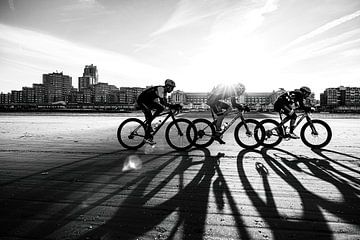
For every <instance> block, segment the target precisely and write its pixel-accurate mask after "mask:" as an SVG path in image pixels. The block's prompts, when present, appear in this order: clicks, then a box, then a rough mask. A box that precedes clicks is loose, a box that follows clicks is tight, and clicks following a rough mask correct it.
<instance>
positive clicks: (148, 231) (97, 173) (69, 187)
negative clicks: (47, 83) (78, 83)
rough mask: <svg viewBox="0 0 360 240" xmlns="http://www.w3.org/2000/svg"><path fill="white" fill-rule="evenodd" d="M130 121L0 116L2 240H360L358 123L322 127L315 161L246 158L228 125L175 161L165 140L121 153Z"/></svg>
mask: <svg viewBox="0 0 360 240" xmlns="http://www.w3.org/2000/svg"><path fill="white" fill-rule="evenodd" d="M138 116H141V115H138ZM126 117H128V116H127V115H121V114H118V115H116V114H105V115H101V114H88V115H86V114H74V115H70V114H64V115H62V114H59V115H57V114H50V115H46V114H29V115H28V114H23V115H21V114H20V115H19V114H5V113H0V239H1V240H7V239H59V240H60V239H104V240H105V239H106V240H110V239H188V240H193V239H214V240H215V239H264V240H268V239H309V240H310V239H360V124H359V122H360V119H359V118H342V117H341V116H340V117H339V116H337V117H335V116H333V117H328V118H323V120H325V121H326V122H327V123H328V124H329V125H330V126H331V128H332V131H333V139H332V141H331V142H330V144H329V145H328V146H327V147H326V148H324V149H321V150H311V149H309V148H307V147H306V146H305V145H304V144H303V143H302V142H301V140H290V141H284V142H282V143H281V144H280V145H279V146H277V147H276V148H273V149H265V148H261V147H259V148H257V149H255V150H246V149H243V148H241V147H239V146H238V145H237V143H236V142H235V140H234V137H233V130H234V126H233V127H231V129H230V131H229V132H228V133H227V134H226V135H225V136H224V141H225V142H226V144H225V145H220V144H218V143H216V142H215V143H214V144H213V145H211V146H210V147H209V148H207V149H194V148H193V149H190V150H189V151H186V152H178V151H173V150H172V149H171V148H170V147H169V146H168V145H167V144H166V142H165V139H164V131H162V132H160V133H159V134H158V135H157V136H156V138H155V141H156V142H157V144H156V145H155V147H151V146H149V145H145V146H144V147H142V148H140V149H138V150H136V151H129V150H125V149H123V148H122V147H121V146H120V144H119V143H118V141H117V138H116V131H117V127H118V125H119V124H120V122H121V121H123V120H124V119H126ZM184 117H186V115H185V116H184ZM248 117H251V115H248ZM256 117H268V116H267V115H262V116H256ZM297 133H298V132H297Z"/></svg>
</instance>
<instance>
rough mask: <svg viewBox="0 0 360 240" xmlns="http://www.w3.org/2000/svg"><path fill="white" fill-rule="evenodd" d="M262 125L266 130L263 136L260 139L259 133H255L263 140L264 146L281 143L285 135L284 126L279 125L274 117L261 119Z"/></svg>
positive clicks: (257, 137)
mask: <svg viewBox="0 0 360 240" xmlns="http://www.w3.org/2000/svg"><path fill="white" fill-rule="evenodd" d="M260 125H261V126H262V127H263V130H264V134H263V138H262V139H260V138H259V136H258V135H255V139H256V140H257V141H259V142H261V145H263V146H264V147H275V146H276V145H279V144H280V142H281V140H282V136H283V135H284V134H283V129H282V127H280V126H279V125H280V123H278V122H277V121H276V120H273V119H264V120H262V121H260ZM275 128H276V129H275Z"/></svg>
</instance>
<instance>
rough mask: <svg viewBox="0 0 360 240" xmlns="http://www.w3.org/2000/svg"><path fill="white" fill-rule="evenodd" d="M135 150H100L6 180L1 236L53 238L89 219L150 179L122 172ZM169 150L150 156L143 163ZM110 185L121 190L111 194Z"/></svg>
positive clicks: (1, 206)
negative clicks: (96, 210)
mask: <svg viewBox="0 0 360 240" xmlns="http://www.w3.org/2000/svg"><path fill="white" fill-rule="evenodd" d="M134 154H135V155H136V154H138V153H137V152H132V151H116V152H109V153H104V154H98V155H95V156H92V157H86V158H83V159H80V160H76V161H73V162H71V163H67V164H63V165H60V166H56V167H52V168H49V169H47V170H46V171H48V172H49V174H48V175H41V173H40V172H39V173H34V174H31V175H28V176H25V177H22V178H18V179H15V180H13V181H11V182H7V183H6V184H3V186H1V187H2V188H1V190H2V191H1V192H2V196H1V199H3V200H2V201H1V202H0V212H1V216H2V219H1V228H0V229H1V230H0V238H2V237H5V238H6V237H13V238H24V237H25V238H33V239H44V238H49V239H52V238H57V237H56V235H57V234H58V233H59V232H58V231H61V230H60V229H61V228H62V227H64V226H66V225H68V224H69V223H71V222H73V221H86V219H84V214H85V213H87V212H89V211H91V210H92V209H94V208H95V207H97V206H99V205H100V204H102V203H104V202H105V201H107V200H108V199H110V198H111V197H112V196H113V195H115V194H117V193H120V192H121V191H124V190H126V189H127V188H128V187H129V186H131V185H133V184H135V183H136V182H137V181H141V179H143V178H145V175H140V176H135V177H134V176H128V175H129V174H128V173H127V172H122V169H123V166H124V162H125V161H126V159H128V157H129V156H133V155H134ZM169 154H170V152H166V153H163V154H157V155H150V156H147V159H146V160H144V162H143V165H144V166H146V165H151V164H152V163H153V162H154V161H155V160H157V159H158V158H161V157H163V156H167V155H169ZM129 179H131V180H129ZM109 184H113V185H114V186H113V187H112V188H114V189H116V190H114V191H113V192H112V193H110V194H107V193H106V192H104V190H103V189H104V188H105V187H107V186H108V185H109ZM110 189H111V188H110ZM110 191H111V190H110ZM94 199H95V200H94ZM52 234H55V235H54V236H53V235H52ZM61 234H65V233H60V235H61Z"/></svg>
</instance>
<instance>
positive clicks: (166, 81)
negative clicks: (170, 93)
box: [165, 79, 176, 87]
mask: <svg viewBox="0 0 360 240" xmlns="http://www.w3.org/2000/svg"><path fill="white" fill-rule="evenodd" d="M165 86H170V87H176V85H175V82H174V81H173V80H171V79H166V80H165Z"/></svg>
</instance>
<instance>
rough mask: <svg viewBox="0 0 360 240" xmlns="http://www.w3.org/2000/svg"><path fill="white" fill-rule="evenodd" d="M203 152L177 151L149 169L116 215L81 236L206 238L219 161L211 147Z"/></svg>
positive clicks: (133, 187) (134, 185)
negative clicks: (209, 201) (213, 155)
mask: <svg viewBox="0 0 360 240" xmlns="http://www.w3.org/2000/svg"><path fill="white" fill-rule="evenodd" d="M203 154H204V155H203V156H202V157H201V159H200V160H195V158H198V157H197V155H196V154H194V155H191V153H190V152H188V153H187V154H185V153H184V152H182V153H181V155H176V154H175V155H174V156H173V157H171V158H169V159H168V160H167V161H165V162H164V163H163V164H161V165H160V166H158V167H157V168H154V169H152V170H149V171H147V172H145V173H144V175H143V176H142V177H141V178H139V179H138V181H136V182H134V184H133V185H132V186H131V188H128V191H129V193H128V194H127V195H125V196H124V197H125V199H124V200H123V201H122V203H121V205H119V207H118V211H117V212H116V213H115V214H114V215H113V217H112V218H111V219H110V220H109V221H107V222H106V223H105V224H103V225H101V226H99V227H97V228H96V229H94V230H92V231H90V232H88V233H87V234H84V235H83V236H81V239H93V238H95V239H102V238H107V237H109V238H111V237H115V238H116V237H118V238H119V237H120V238H121V239H134V238H137V237H153V238H166V239H173V238H174V239H178V238H181V239H202V238H203V235H204V234H205V224H206V216H207V211H208V198H209V191H210V186H211V182H212V177H213V176H214V174H215V164H216V161H217V160H216V158H213V157H211V156H210V153H209V152H208V150H203ZM194 168H195V169H198V171H197V172H194ZM114 194H116V193H114ZM164 224H165V225H164Z"/></svg>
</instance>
